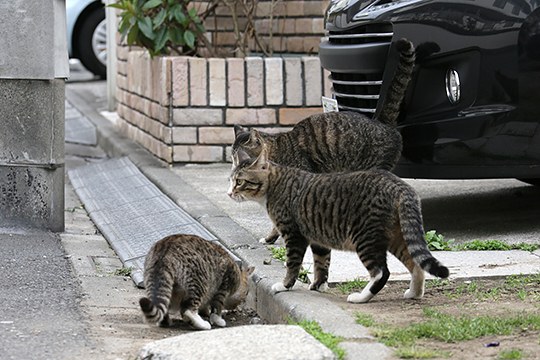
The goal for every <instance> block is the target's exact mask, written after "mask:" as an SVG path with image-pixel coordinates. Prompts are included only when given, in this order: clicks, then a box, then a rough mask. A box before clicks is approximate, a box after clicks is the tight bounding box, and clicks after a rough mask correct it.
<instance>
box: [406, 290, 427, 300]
mask: <svg viewBox="0 0 540 360" xmlns="http://www.w3.org/2000/svg"><path fill="white" fill-rule="evenodd" d="M422 296H424V292H423V291H420V292H418V291H413V290H411V289H407V291H405V294H403V297H404V298H405V299H421V298H422Z"/></svg>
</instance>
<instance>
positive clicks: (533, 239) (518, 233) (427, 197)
mask: <svg viewBox="0 0 540 360" xmlns="http://www.w3.org/2000/svg"><path fill="white" fill-rule="evenodd" d="M410 183H411V184H412V185H413V186H414V188H415V189H416V190H417V191H418V194H419V195H420V197H421V199H422V210H423V216H424V226H425V228H426V230H437V232H439V233H441V234H443V235H444V236H445V237H446V238H447V239H455V241H456V243H461V242H464V241H470V240H475V239H483V240H503V241H507V242H513V243H515V242H527V243H536V244H538V243H540V187H538V186H532V185H528V184H526V183H523V182H521V181H519V180H514V179H490V180H410Z"/></svg>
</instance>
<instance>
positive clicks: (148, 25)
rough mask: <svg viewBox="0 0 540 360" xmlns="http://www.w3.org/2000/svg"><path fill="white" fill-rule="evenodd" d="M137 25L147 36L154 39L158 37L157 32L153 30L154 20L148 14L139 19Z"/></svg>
mask: <svg viewBox="0 0 540 360" xmlns="http://www.w3.org/2000/svg"><path fill="white" fill-rule="evenodd" d="M137 25H138V26H139V29H140V30H141V31H142V33H143V34H144V36H146V37H147V38H148V39H150V40H154V39H155V38H156V34H155V33H154V31H153V30H152V20H150V18H149V17H148V16H145V17H144V18H142V19H139V21H137Z"/></svg>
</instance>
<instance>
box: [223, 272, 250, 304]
mask: <svg viewBox="0 0 540 360" xmlns="http://www.w3.org/2000/svg"><path fill="white" fill-rule="evenodd" d="M254 270H255V268H254V267H253V266H250V267H248V268H242V273H241V274H240V286H238V289H237V290H236V291H235V293H234V294H232V295H231V296H229V297H227V298H226V299H225V303H224V304H223V306H224V307H225V309H226V310H234V309H236V307H237V306H238V305H240V304H241V303H243V302H244V301H245V300H246V297H247V295H248V292H249V278H250V276H251V274H253V271H254Z"/></svg>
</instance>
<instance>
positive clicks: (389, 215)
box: [228, 147, 449, 303]
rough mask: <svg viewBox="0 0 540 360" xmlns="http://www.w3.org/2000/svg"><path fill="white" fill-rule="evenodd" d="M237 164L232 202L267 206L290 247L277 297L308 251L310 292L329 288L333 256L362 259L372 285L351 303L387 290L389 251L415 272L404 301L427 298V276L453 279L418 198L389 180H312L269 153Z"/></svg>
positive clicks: (384, 174) (341, 176) (365, 174)
mask: <svg viewBox="0 0 540 360" xmlns="http://www.w3.org/2000/svg"><path fill="white" fill-rule="evenodd" d="M237 157H238V159H237V160H238V166H237V167H236V168H235V169H234V170H233V172H232V174H231V178H230V181H231V184H230V188H229V191H228V194H229V196H230V197H231V198H232V199H234V200H236V201H243V200H253V201H258V202H260V203H263V204H265V206H266V209H267V211H268V214H269V216H270V218H271V219H272V222H273V223H274V226H276V227H277V228H278V230H279V231H280V233H281V235H282V236H283V239H284V240H285V247H286V249H287V263H286V265H287V274H286V276H285V279H284V280H283V283H276V284H274V285H273V286H272V289H273V291H274V292H280V291H285V290H289V289H290V288H291V287H292V286H293V285H294V283H295V281H296V278H297V277H298V273H299V270H300V267H301V265H302V260H303V258H304V254H305V252H306V248H307V247H308V245H310V246H311V249H312V250H313V259H314V263H315V267H314V275H315V279H314V282H313V283H312V284H311V285H310V289H311V290H323V289H324V288H325V287H326V285H327V279H328V267H329V265H330V249H339V250H348V251H355V252H356V253H357V254H358V257H359V258H360V260H361V261H362V263H363V264H364V266H365V267H366V268H367V270H368V271H369V274H370V277H371V280H370V282H369V283H368V284H367V286H366V287H365V288H364V289H363V290H362V292H361V293H352V294H350V295H349V296H348V298H347V301H349V302H354V303H360V302H367V301H369V300H370V299H371V298H372V297H373V296H374V295H375V294H377V293H378V292H379V291H380V290H381V289H382V288H383V286H384V285H385V284H386V281H387V280H388V277H389V275H390V273H389V271H388V267H387V264H386V252H387V251H390V252H391V253H392V254H393V255H394V256H396V257H397V258H398V259H399V260H400V261H401V262H402V263H403V264H404V265H405V267H406V268H407V269H408V270H409V272H410V273H411V276H412V279H411V283H410V286H409V289H408V290H407V291H406V292H405V295H404V296H405V297H406V298H420V297H422V296H423V294H424V270H426V271H428V272H429V273H430V274H432V275H435V276H437V277H440V278H446V277H448V275H449V271H448V269H447V268H446V267H445V266H443V265H442V264H441V263H440V262H439V261H437V259H435V258H434V257H433V256H432V255H431V253H430V251H429V250H428V248H427V244H426V241H425V239H424V229H423V226H422V214H421V210H420V201H419V198H418V196H417V194H416V192H415V191H414V189H413V188H411V187H410V186H409V185H408V184H407V183H405V182H404V181H403V180H401V179H400V178H398V177H397V176H395V175H393V174H392V173H390V172H388V171H386V170H367V171H358V172H352V173H331V174H313V173H309V172H306V171H302V170H299V169H295V168H291V167H284V166H281V165H277V164H273V163H272V162H269V161H268V154H267V150H266V148H265V147H263V149H262V151H261V153H260V154H259V157H258V158H256V159H252V158H250V157H249V155H247V154H246V153H244V152H243V151H242V150H239V151H238V153H237Z"/></svg>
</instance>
